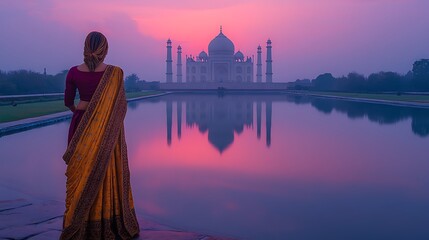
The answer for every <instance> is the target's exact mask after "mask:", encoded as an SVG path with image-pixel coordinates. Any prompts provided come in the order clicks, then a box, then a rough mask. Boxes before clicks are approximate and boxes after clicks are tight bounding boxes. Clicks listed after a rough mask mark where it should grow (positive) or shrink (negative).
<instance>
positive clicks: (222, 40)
mask: <svg viewBox="0 0 429 240" xmlns="http://www.w3.org/2000/svg"><path fill="white" fill-rule="evenodd" d="M209 55H210V56H213V55H230V56H233V55H234V43H233V42H232V41H231V40H229V38H228V37H226V36H225V35H224V34H223V33H222V30H221V32H220V33H219V35H217V36H216V37H215V38H214V39H213V40H212V41H211V42H210V44H209Z"/></svg>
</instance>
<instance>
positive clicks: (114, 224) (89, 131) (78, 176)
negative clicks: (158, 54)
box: [60, 65, 139, 239]
mask: <svg viewBox="0 0 429 240" xmlns="http://www.w3.org/2000/svg"><path fill="white" fill-rule="evenodd" d="M123 84H124V80H123V72H122V69H120V68H119V67H115V66H111V65H109V66H107V68H106V70H105V73H104V75H103V77H102V78H101V80H100V83H99V84H98V86H97V89H96V91H95V93H94V95H93V96H92V98H91V101H90V102H89V105H88V108H87V109H86V111H85V113H84V114H83V116H82V119H81V121H80V123H79V125H78V126H77V128H76V131H75V133H74V134H73V137H72V138H71V141H70V143H69V145H68V147H67V150H66V152H65V153H64V156H63V159H64V161H65V162H66V164H67V170H66V176H67V182H66V189H67V191H66V210H65V213H64V222H63V232H62V234H61V237H60V239H131V238H133V237H135V236H136V235H137V234H138V233H139V225H138V222H137V218H136V214H135V211H134V203H133V197H132V193H131V186H130V172H129V168H128V156H127V146H126V142H125V134H124V123H123V121H124V118H125V113H126V110H127V102H126V98H125V91H124V87H123Z"/></svg>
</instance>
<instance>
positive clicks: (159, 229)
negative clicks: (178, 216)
mask: <svg viewBox="0 0 429 240" xmlns="http://www.w3.org/2000/svg"><path fill="white" fill-rule="evenodd" d="M63 212H64V202H58V201H50V200H38V199H34V198H32V197H31V196H28V195H25V194H22V193H18V192H16V191H13V190H11V189H9V188H7V187H3V186H0V239H21V240H24V239H31V240H39V239H40V240H42V239H43V240H49V239H59V236H60V234H61V228H62V222H63ZM137 217H138V219H139V224H140V237H139V238H138V239H141V240H143V239H144V240H146V239H153V240H231V238H222V237H214V236H209V235H205V234H200V233H194V232H187V231H183V230H179V229H175V228H172V227H168V226H164V225H162V224H159V223H156V222H152V221H148V220H146V219H144V218H143V217H142V216H141V215H138V216H137Z"/></svg>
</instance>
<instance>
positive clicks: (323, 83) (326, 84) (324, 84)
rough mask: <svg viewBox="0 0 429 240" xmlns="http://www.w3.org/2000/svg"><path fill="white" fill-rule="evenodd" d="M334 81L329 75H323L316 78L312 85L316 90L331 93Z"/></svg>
mask: <svg viewBox="0 0 429 240" xmlns="http://www.w3.org/2000/svg"><path fill="white" fill-rule="evenodd" d="M335 81H336V79H335V78H334V77H333V76H332V74H331V73H325V74H321V75H319V76H317V78H316V79H314V80H313V81H312V84H313V86H314V89H316V90H320V91H332V90H333V87H334V84H335Z"/></svg>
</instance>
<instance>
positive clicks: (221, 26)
mask: <svg viewBox="0 0 429 240" xmlns="http://www.w3.org/2000/svg"><path fill="white" fill-rule="evenodd" d="M220 33H222V25H220Z"/></svg>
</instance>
